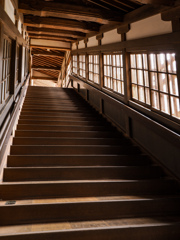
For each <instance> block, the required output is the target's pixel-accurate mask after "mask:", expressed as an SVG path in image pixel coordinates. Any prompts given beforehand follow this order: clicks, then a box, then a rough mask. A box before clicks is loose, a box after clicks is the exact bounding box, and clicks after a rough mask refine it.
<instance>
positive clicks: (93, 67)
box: [89, 55, 99, 84]
mask: <svg viewBox="0 0 180 240" xmlns="http://www.w3.org/2000/svg"><path fill="white" fill-rule="evenodd" d="M89 80H90V81H92V82H94V83H97V84H99V55H89Z"/></svg>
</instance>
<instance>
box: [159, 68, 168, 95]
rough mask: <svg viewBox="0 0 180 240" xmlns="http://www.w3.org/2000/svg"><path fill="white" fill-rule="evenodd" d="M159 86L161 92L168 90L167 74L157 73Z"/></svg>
mask: <svg viewBox="0 0 180 240" xmlns="http://www.w3.org/2000/svg"><path fill="white" fill-rule="evenodd" d="M159 86H160V91H161V92H166V93H167V92H168V84H167V75H166V74H163V73H160V74H159Z"/></svg>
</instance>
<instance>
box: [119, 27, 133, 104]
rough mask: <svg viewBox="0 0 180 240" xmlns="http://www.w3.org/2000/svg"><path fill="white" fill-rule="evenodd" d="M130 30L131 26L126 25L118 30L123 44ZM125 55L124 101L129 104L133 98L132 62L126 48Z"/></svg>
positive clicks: (123, 52)
mask: <svg viewBox="0 0 180 240" xmlns="http://www.w3.org/2000/svg"><path fill="white" fill-rule="evenodd" d="M129 30H130V25H129V24H126V25H123V26H121V27H119V28H118V29H117V33H118V34H121V42H124V41H126V33H127V32H128V31H129ZM122 54H123V75H124V101H125V103H126V104H128V102H129V100H130V97H131V84H130V72H129V69H130V61H129V53H127V52H126V49H125V48H124V49H123V50H122Z"/></svg>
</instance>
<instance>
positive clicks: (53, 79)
mask: <svg viewBox="0 0 180 240" xmlns="http://www.w3.org/2000/svg"><path fill="white" fill-rule="evenodd" d="M31 79H33V80H36V79H37V80H50V81H57V78H54V77H37V76H32V77H31Z"/></svg>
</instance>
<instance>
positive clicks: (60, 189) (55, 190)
mask: <svg viewBox="0 0 180 240" xmlns="http://www.w3.org/2000/svg"><path fill="white" fill-rule="evenodd" d="M179 190H180V188H179V185H178V184H177V182H175V181H174V180H171V179H150V180H111V181H110V180H99V181H97V180H91V181H90V180H88V181H83V180H81V181H59V182H58V181H55V182H48V181H46V182H45V181H44V182H37V181H36V182H22V183H20V182H11V183H3V184H0V199H2V200H18V199H22V200H23V199H39V198H40V199H45V198H61V197H62V198H69V197H76V198H77V197H94V196H96V197H97V196H123V195H136V196H142V195H154V194H155V195H162V194H175V193H177V194H178V193H179V192H180V191H179Z"/></svg>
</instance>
